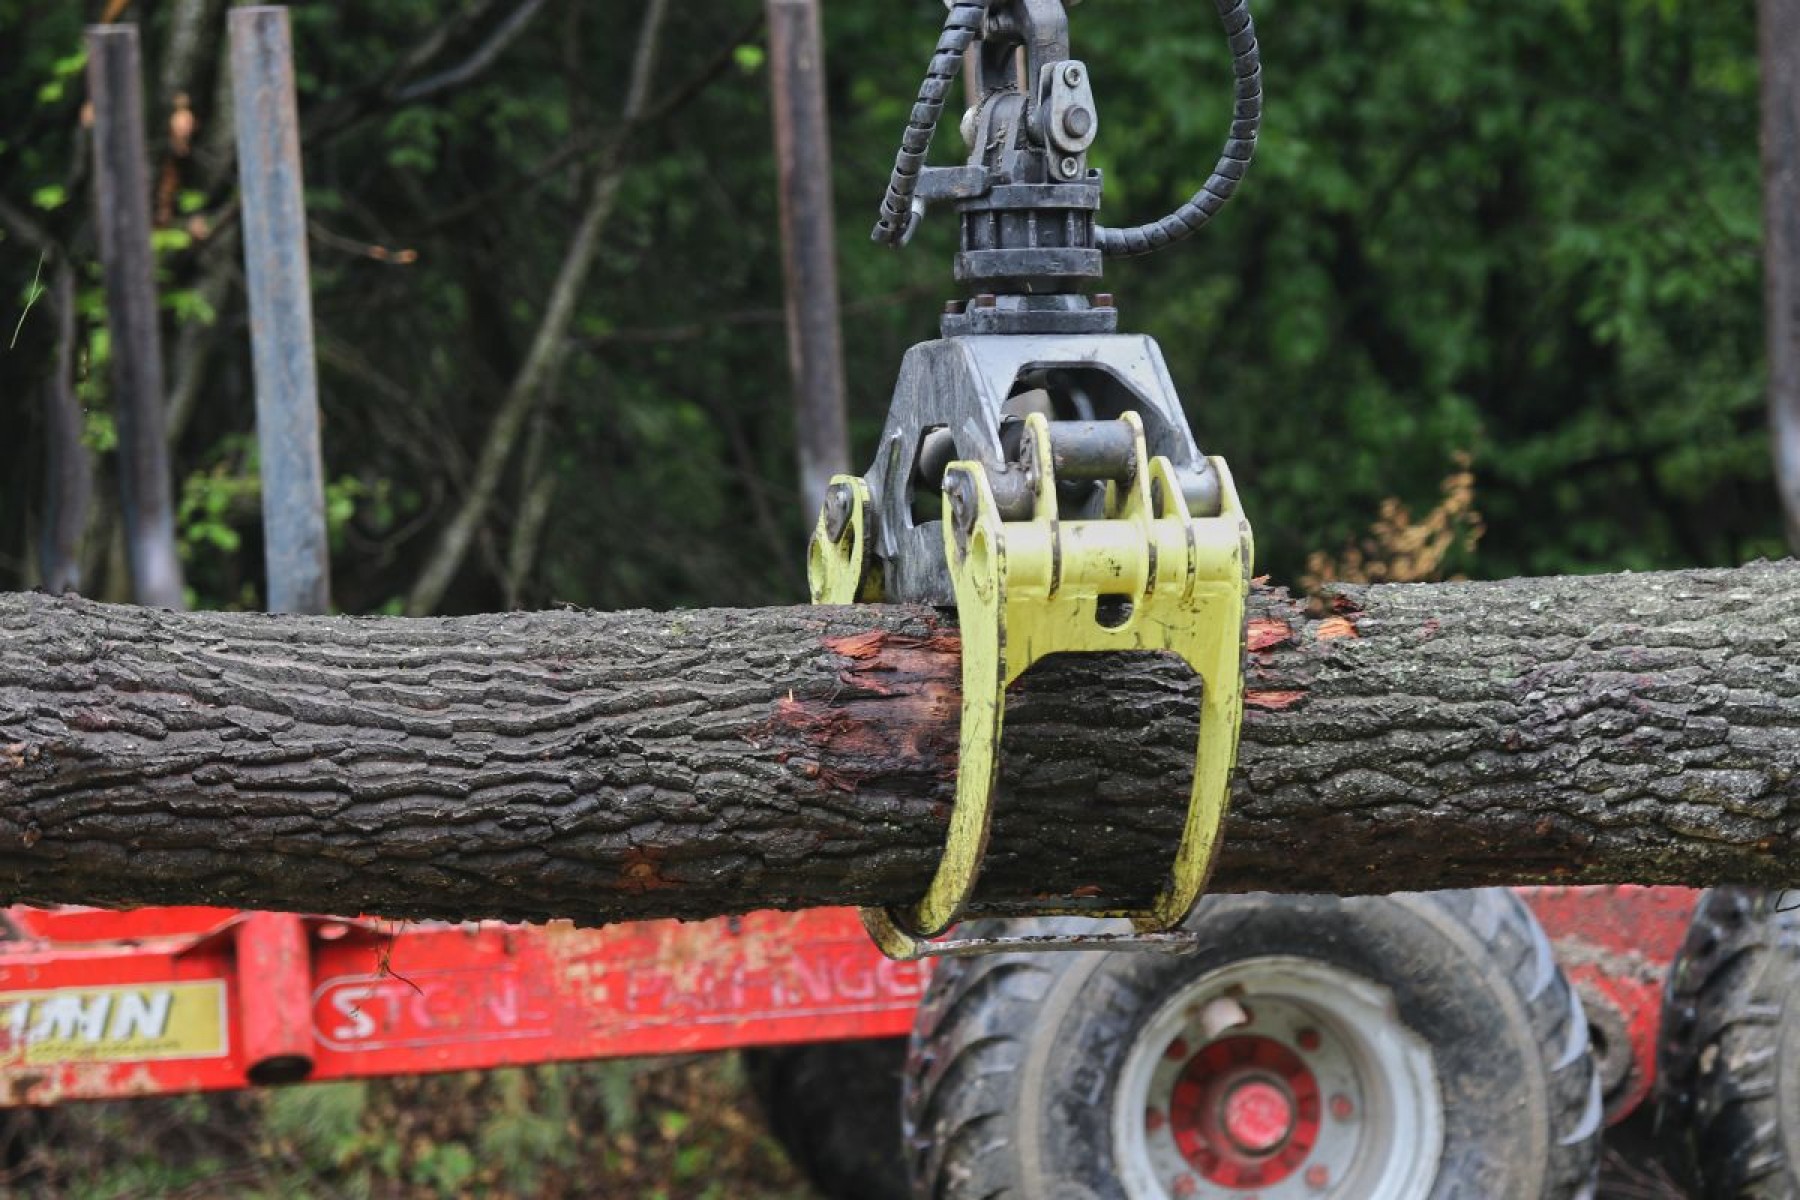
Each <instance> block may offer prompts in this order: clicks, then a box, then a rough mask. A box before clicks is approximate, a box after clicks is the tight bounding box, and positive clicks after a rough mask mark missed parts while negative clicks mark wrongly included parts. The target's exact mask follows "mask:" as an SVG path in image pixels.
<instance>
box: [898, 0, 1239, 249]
mask: <svg viewBox="0 0 1800 1200" xmlns="http://www.w3.org/2000/svg"><path fill="white" fill-rule="evenodd" d="M994 2H995V0H954V3H952V4H951V5H950V12H949V15H948V16H946V17H945V18H944V29H943V33H942V34H941V35H940V36H939V38H938V44H937V50H936V52H935V53H934V54H933V55H932V57H931V67H930V69H929V70H928V71H927V72H926V74H925V79H924V81H923V82H922V83H920V85H919V96H918V99H917V100H916V101H914V103H913V109H912V116H911V117H910V118H909V119H908V121H907V124H906V132H905V134H904V135H903V136H902V137H901V139H900V152H899V153H898V154H897V155H895V156H894V170H893V173H892V174H891V175H890V176H889V177H888V187H887V195H886V196H885V197H883V199H882V202H881V219H880V220H879V221H877V222H876V224H875V231H874V233H873V234H872V235H871V236H872V237H873V238H874V240H875V241H877V242H882V243H884V244H886V245H890V246H897V245H900V244H902V243H903V242H905V241H906V236H907V233H908V231H909V230H910V228H911V226H912V221H913V213H912V205H913V195H914V193H915V192H916V190H917V189H918V186H919V172H920V171H921V170H923V169H924V166H925V155H926V152H927V151H928V150H930V148H931V139H932V135H933V134H935V133H936V132H937V127H938V121H939V119H940V118H941V117H942V116H943V112H944V99H945V97H946V96H947V95H948V94H949V92H950V87H951V85H952V84H953V83H954V82H955V80H956V76H957V74H958V73H959V72H960V71H961V70H962V59H963V54H964V52H965V51H967V50H968V48H969V45H970V44H971V43H972V42H974V40H975V39H976V37H977V36H978V35H979V33H980V31H981V23H982V20H983V18H984V17H985V16H986V14H987V9H988V5H989V4H991V3H994ZM1213 4H1214V6H1215V7H1217V8H1218V10H1219V20H1220V21H1221V22H1222V23H1223V24H1224V26H1225V36H1226V37H1227V39H1229V41H1230V44H1231V65H1232V74H1233V76H1234V77H1235V79H1236V85H1235V88H1234V93H1233V103H1232V111H1231V134H1230V136H1229V137H1228V138H1227V139H1226V141H1225V149H1224V150H1223V151H1222V152H1221V153H1220V155H1219V161H1218V163H1217V164H1215V165H1214V167H1213V171H1212V174H1211V175H1210V176H1209V177H1208V178H1207V180H1206V182H1205V183H1204V184H1202V185H1201V186H1200V190H1199V191H1197V192H1195V193H1194V194H1193V196H1192V197H1191V198H1190V199H1189V200H1188V201H1187V202H1186V203H1185V204H1183V205H1182V206H1181V207H1180V208H1178V209H1176V210H1175V211H1174V212H1172V213H1170V214H1169V215H1168V216H1166V217H1163V218H1162V219H1161V220H1159V221H1152V222H1150V223H1148V224H1145V225H1133V226H1130V227H1128V228H1124V229H1112V228H1108V227H1106V226H1100V227H1099V228H1097V229H1095V231H1094V237H1095V241H1096V244H1097V245H1098V247H1099V249H1100V251H1101V253H1103V254H1105V255H1106V256H1107V257H1109V258H1129V257H1132V256H1134V255H1139V254H1148V253H1150V252H1151V251H1153V250H1160V249H1162V248H1163V247H1164V246H1168V245H1172V244H1174V243H1175V242H1178V241H1181V240H1182V239H1183V238H1186V237H1188V236H1190V235H1192V234H1193V233H1194V232H1195V231H1196V230H1198V229H1199V228H1200V227H1201V226H1202V225H1205V224H1206V223H1207V222H1208V221H1210V220H1212V218H1213V217H1214V215H1216V214H1217V213H1218V211H1219V210H1220V209H1222V208H1224V207H1225V202H1226V201H1228V200H1230V199H1231V196H1232V193H1234V192H1236V191H1237V188H1238V183H1239V181H1240V180H1242V179H1243V177H1244V173H1245V172H1246V171H1247V170H1249V168H1250V160H1251V159H1252V158H1254V157H1255V155H1256V135H1257V132H1258V130H1260V129H1261V127H1262V109H1263V94H1262V53H1261V51H1260V50H1259V49H1258V47H1257V44H1256V23H1255V22H1254V21H1252V20H1251V19H1250V8H1249V5H1248V2H1247V0H1213Z"/></svg>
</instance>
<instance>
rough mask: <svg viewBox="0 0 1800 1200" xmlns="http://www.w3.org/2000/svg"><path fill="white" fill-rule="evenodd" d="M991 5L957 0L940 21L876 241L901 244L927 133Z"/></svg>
mask: <svg viewBox="0 0 1800 1200" xmlns="http://www.w3.org/2000/svg"><path fill="white" fill-rule="evenodd" d="M991 2H992V0H956V2H955V3H954V4H952V5H951V6H950V13H949V15H948V16H946V17H945V18H944V32H943V33H942V34H940V35H939V36H938V44H937V51H936V52H935V53H933V54H932V56H931V67H930V69H928V70H927V71H926V72H925V80H924V82H922V83H920V84H919V98H918V99H917V100H915V101H914V102H913V110H912V116H911V117H910V118H909V119H908V120H907V122H906V132H905V133H904V134H902V135H901V136H900V153H898V154H896V155H895V156H894V172H893V174H892V175H890V176H888V186H887V195H886V196H885V197H883V198H882V201H881V219H880V220H879V221H877V222H876V223H875V232H874V233H873V234H871V235H870V236H871V237H873V238H874V239H875V240H876V241H878V242H881V243H883V244H885V245H889V246H898V245H900V244H902V243H903V242H905V241H906V234H907V230H908V228H909V227H910V226H911V225H912V221H913V213H912V202H913V191H914V189H916V188H917V187H918V186H919V172H920V171H921V170H923V169H924V167H925V152H926V151H927V150H930V149H931V135H932V134H934V133H936V132H937V127H938V118H939V117H941V116H943V114H944V97H945V96H947V95H949V93H950V85H951V84H952V83H954V82H955V81H956V76H957V73H958V72H960V71H961V70H962V60H963V53H964V52H965V51H967V50H968V48H969V44H970V43H971V42H973V41H974V40H975V35H976V34H978V33H979V32H980V31H981V21H982V18H983V17H985V16H986V15H987V8H988V5H989V4H990V3H991Z"/></svg>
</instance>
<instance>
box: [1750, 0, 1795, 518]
mask: <svg viewBox="0 0 1800 1200" xmlns="http://www.w3.org/2000/svg"><path fill="white" fill-rule="evenodd" d="M1757 25H1758V27H1759V30H1760V41H1761V43H1762V45H1761V51H1762V153H1763V227H1764V243H1765V248H1764V251H1763V297H1764V321H1765V324H1766V335H1767V338H1768V353H1769V435H1770V436H1769V440H1770V444H1771V448H1772V449H1773V451H1774V455H1775V486H1776V490H1777V492H1778V493H1779V495H1780V497H1781V508H1782V513H1783V515H1784V516H1785V517H1786V521H1787V539H1788V546H1789V548H1790V549H1792V550H1793V551H1794V552H1795V553H1797V554H1800V5H1795V4H1793V3H1791V2H1790V0H1762V4H1761V7H1760V12H1759V15H1758V21H1757Z"/></svg>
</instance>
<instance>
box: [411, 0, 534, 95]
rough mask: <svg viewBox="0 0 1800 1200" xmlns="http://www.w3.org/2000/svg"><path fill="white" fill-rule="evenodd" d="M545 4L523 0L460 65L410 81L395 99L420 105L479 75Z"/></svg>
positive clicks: (523, 29)
mask: <svg viewBox="0 0 1800 1200" xmlns="http://www.w3.org/2000/svg"><path fill="white" fill-rule="evenodd" d="M543 7H544V0H523V2H522V3H521V4H520V5H519V6H518V7H517V8H515V9H513V11H512V12H511V13H510V14H509V15H508V16H507V17H506V19H505V20H503V21H501V22H500V23H499V24H498V25H496V26H495V27H494V30H493V32H492V33H490V34H488V36H487V39H486V40H485V41H483V42H482V43H481V45H479V46H477V47H476V48H475V50H474V51H473V52H472V53H471V54H470V55H469V56H468V57H467V58H465V59H463V60H462V61H461V62H460V63H458V64H456V66H454V67H451V68H450V69H449V70H447V71H440V72H439V73H438V74H436V75H431V76H428V77H426V78H424V79H421V80H419V81H418V82H417V83H412V84H408V85H407V86H405V87H402V88H398V89H396V90H395V92H394V94H393V95H394V99H395V100H397V101H399V102H400V103H401V104H417V103H418V102H419V101H421V100H426V99H429V98H430V97H432V96H435V95H437V94H438V93H439V92H444V91H448V90H449V89H451V88H453V87H460V86H461V85H463V84H465V83H467V82H468V81H469V80H471V79H473V78H475V77H476V76H477V75H479V74H481V73H482V72H483V71H485V70H487V69H488V67H489V66H491V65H492V64H493V61H494V60H495V59H496V58H499V57H500V53H501V51H503V50H505V49H506V48H507V47H508V46H510V45H511V44H512V43H513V41H514V39H516V38H517V37H518V36H519V35H520V34H521V33H524V32H525V27H526V26H527V25H529V24H531V20H532V18H533V17H535V16H537V15H538V13H539V12H540V11H541V10H542V9H543Z"/></svg>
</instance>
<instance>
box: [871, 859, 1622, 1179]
mask: <svg viewBox="0 0 1800 1200" xmlns="http://www.w3.org/2000/svg"><path fill="white" fill-rule="evenodd" d="M1027 924H1029V925H1031V926H1033V927H1034V928H1033V930H1032V931H1034V932H1043V931H1045V930H1047V929H1068V928H1071V926H1070V925H1069V924H1068V923H1066V922H1061V921H1046V922H1030V923H1022V922H981V923H979V925H977V923H971V925H970V926H967V927H965V929H966V931H967V932H969V933H985V934H988V935H994V934H998V933H1001V932H1008V933H1011V932H1018V931H1020V930H1021V929H1023V928H1024V927H1025V926H1026V925H1027ZM1189 927H1190V928H1192V929H1194V930H1196V931H1198V932H1199V933H1201V934H1203V935H1204V936H1203V937H1202V939H1201V946H1202V949H1199V950H1197V951H1194V952H1191V953H1187V954H1179V955H1167V954H1156V953H1138V952H1132V953H1123V952H1115V953H1062V954H1001V955H994V956H990V957H983V958H974V959H965V960H959V961H952V962H948V963H945V964H943V965H942V966H940V967H939V968H938V970H937V971H936V972H935V974H934V976H933V978H932V981H931V986H930V988H929V990H928V991H927V993H926V998H925V1002H924V1004H923V1005H922V1006H921V1008H920V1010H919V1016H918V1022H917V1024H916V1026H915V1030H914V1034H913V1039H912V1046H911V1053H910V1055H909V1059H908V1064H907V1081H906V1092H905V1098H904V1102H903V1112H904V1115H905V1131H906V1145H907V1159H908V1167H909V1169H910V1171H911V1178H912V1183H913V1189H914V1196H915V1197H917V1198H919V1200H1224V1198H1226V1197H1232V1198H1235V1200H1243V1198H1245V1197H1248V1196H1251V1195H1255V1196H1256V1197H1258V1200H1291V1198H1297V1197H1305V1198H1306V1200H1497V1198H1499V1197H1505V1198H1507V1200H1587V1198H1590V1197H1592V1196H1593V1194H1594V1176H1595V1170H1596V1167H1597V1165H1598V1158H1599V1150H1600V1133H1601V1100H1600V1088H1599V1077H1598V1074H1597V1073H1596V1071H1595V1068H1594V1063H1593V1059H1592V1057H1591V1055H1590V1054H1589V1047H1588V1030H1587V1021H1586V1019H1585V1018H1584V1016H1583V1015H1582V1010H1581V1005H1580V1001H1579V1000H1578V999H1577V998H1576V996H1575V993H1574V991H1573V990H1572V989H1571V988H1570V986H1569V983H1568V981H1567V980H1566V979H1565V978H1564V977H1563V974H1562V972H1561V971H1560V970H1559V969H1558V968H1557V966H1556V962H1555V959H1554V957H1553V955H1552V952H1551V948H1550V944H1549V942H1548V940H1547V939H1546V938H1545V936H1544V933H1543V930H1542V929H1541V928H1539V926H1538V924H1537V921H1536V920H1535V919H1534V918H1533V917H1532V915H1531V913H1530V911H1529V910H1528V909H1527V908H1526V907H1525V905H1524V904H1523V903H1522V902H1520V901H1519V900H1518V899H1517V898H1516V897H1515V896H1514V895H1513V894H1512V893H1511V892H1508V891H1505V890H1503V889H1487V890H1481V891H1465V892H1445V893H1438V894H1432V895H1405V896H1390V897H1363V898H1356V899H1340V898H1336V897H1323V896H1320V897H1292V896H1262V895H1257V896H1216V897H1210V898H1208V899H1206V900H1205V901H1203V902H1202V904H1201V906H1200V908H1199V909H1198V910H1197V911H1196V912H1195V914H1194V916H1193V918H1192V919H1191V920H1190V922H1189Z"/></svg>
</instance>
